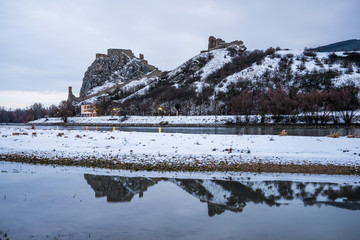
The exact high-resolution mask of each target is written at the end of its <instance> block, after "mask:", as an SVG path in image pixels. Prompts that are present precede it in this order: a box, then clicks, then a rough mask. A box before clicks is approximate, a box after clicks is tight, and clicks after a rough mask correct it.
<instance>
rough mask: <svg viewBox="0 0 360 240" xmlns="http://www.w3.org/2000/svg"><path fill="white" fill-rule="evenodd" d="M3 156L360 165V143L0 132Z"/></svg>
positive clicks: (281, 138) (348, 140) (320, 139)
mask: <svg viewBox="0 0 360 240" xmlns="http://www.w3.org/2000/svg"><path fill="white" fill-rule="evenodd" d="M0 154H2V155H7V154H18V155H28V156H37V157H40V158H51V159H55V160H56V159H62V158H71V159H75V160H76V159H94V158H95V159H104V160H111V161H114V162H116V161H119V162H129V163H139V164H155V163H159V162H164V163H168V162H185V163H192V162H196V163H198V164H200V165H201V164H204V165H206V164H207V163H209V162H211V163H220V162H223V163H229V164H232V163H274V164H321V165H327V164H333V165H339V166H358V165H360V138H347V137H339V138H330V137H295V136H269V135H210V134H206V135H205V134H179V133H176V134H172V133H138V132H121V131H112V132H98V131H84V130H63V131H61V130H45V129H43V130H40V129H30V127H21V128H7V127H4V128H0Z"/></svg>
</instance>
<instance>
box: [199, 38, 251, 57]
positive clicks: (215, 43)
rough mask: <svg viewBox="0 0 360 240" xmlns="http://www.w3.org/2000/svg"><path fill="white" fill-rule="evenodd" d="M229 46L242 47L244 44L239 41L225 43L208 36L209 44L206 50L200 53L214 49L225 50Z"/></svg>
mask: <svg viewBox="0 0 360 240" xmlns="http://www.w3.org/2000/svg"><path fill="white" fill-rule="evenodd" d="M230 45H243V46H244V43H243V41H239V40H235V41H232V42H229V43H227V42H225V41H224V40H222V39H221V38H216V37H214V36H210V37H209V42H208V49H207V50H203V51H201V53H204V52H208V51H211V50H214V49H221V48H227V47H228V46H230ZM244 47H245V46H244ZM245 49H246V48H245Z"/></svg>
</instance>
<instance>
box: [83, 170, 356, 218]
mask: <svg viewBox="0 0 360 240" xmlns="http://www.w3.org/2000/svg"><path fill="white" fill-rule="evenodd" d="M84 178H85V179H86V181H87V183H88V184H89V185H90V186H91V188H92V189H93V190H94V192H95V196H96V197H106V198H107V201H108V202H130V201H131V200H132V199H133V197H134V196H135V195H139V197H143V193H144V192H146V191H147V189H148V188H150V187H152V186H154V185H156V184H158V183H159V182H161V181H166V182H171V183H173V184H175V185H177V186H178V187H180V188H181V189H183V190H184V191H186V192H187V193H189V194H191V195H193V196H194V197H196V198H198V199H199V200H200V201H201V202H203V203H206V204H207V206H208V214H209V216H214V215H219V214H222V213H223V212H225V211H232V212H242V211H243V210H244V208H245V207H246V205H247V204H248V203H254V204H266V205H268V206H281V205H282V204H289V203H291V202H293V201H296V202H299V201H301V202H303V204H304V205H305V206H313V205H318V206H321V205H331V206H334V207H339V208H345V209H349V210H360V186H351V185H341V184H336V183H323V182H321V183H317V182H292V181H258V182H256V181H244V182H240V181H223V180H204V179H176V178H144V177H121V176H99V175H91V174H85V175H84Z"/></svg>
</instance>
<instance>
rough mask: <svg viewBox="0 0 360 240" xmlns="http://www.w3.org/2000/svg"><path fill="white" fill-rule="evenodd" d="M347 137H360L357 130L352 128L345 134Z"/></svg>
mask: <svg viewBox="0 0 360 240" xmlns="http://www.w3.org/2000/svg"><path fill="white" fill-rule="evenodd" d="M347 137H348V138H360V136H359V134H358V132H357V131H356V130H353V131H352V133H351V134H349V135H347Z"/></svg>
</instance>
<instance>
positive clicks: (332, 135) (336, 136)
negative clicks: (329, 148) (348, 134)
mask: <svg viewBox="0 0 360 240" xmlns="http://www.w3.org/2000/svg"><path fill="white" fill-rule="evenodd" d="M328 137H331V138H338V137H340V132H339V131H337V132H332V133H331V134H330V135H328Z"/></svg>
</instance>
